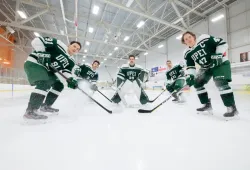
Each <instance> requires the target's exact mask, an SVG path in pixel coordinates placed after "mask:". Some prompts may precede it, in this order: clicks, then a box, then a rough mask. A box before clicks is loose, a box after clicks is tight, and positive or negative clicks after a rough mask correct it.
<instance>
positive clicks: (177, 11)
mask: <svg viewBox="0 0 250 170" xmlns="http://www.w3.org/2000/svg"><path fill="white" fill-rule="evenodd" d="M171 5H172V7H173V9H174V11H175V12H176V14H177V16H178V17H179V18H182V20H181V23H182V25H183V26H184V27H185V28H187V27H188V26H187V24H186V23H185V21H184V18H183V17H182V16H181V13H180V11H179V9H178V8H177V6H176V5H175V3H174V1H172V2H171Z"/></svg>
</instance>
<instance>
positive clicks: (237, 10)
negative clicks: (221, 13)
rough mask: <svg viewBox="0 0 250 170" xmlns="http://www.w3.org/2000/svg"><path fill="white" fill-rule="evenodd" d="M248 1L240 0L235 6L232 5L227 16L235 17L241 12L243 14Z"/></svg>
mask: <svg viewBox="0 0 250 170" xmlns="http://www.w3.org/2000/svg"><path fill="white" fill-rule="evenodd" d="M246 1H249V0H241V1H239V2H237V3H235V4H233V5H232V6H231V7H230V8H229V16H230V17H233V16H236V15H238V14H240V13H242V12H244V11H245V10H246V4H247V2H246Z"/></svg>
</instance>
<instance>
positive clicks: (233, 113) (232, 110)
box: [223, 105, 239, 120]
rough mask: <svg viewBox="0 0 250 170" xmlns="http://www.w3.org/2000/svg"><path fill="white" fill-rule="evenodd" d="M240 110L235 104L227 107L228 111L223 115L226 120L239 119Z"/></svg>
mask: <svg viewBox="0 0 250 170" xmlns="http://www.w3.org/2000/svg"><path fill="white" fill-rule="evenodd" d="M238 114H239V112H238V110H237V108H236V106H235V105H233V106H230V107H227V112H226V113H225V114H224V115H223V116H224V117H225V118H226V120H231V119H238V118H239V117H238Z"/></svg>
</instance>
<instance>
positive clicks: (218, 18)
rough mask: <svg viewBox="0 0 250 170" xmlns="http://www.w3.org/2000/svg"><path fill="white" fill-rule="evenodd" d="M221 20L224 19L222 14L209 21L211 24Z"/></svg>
mask: <svg viewBox="0 0 250 170" xmlns="http://www.w3.org/2000/svg"><path fill="white" fill-rule="evenodd" d="M222 18H224V15H223V14H221V15H219V16H217V17H214V18H213V19H212V20H211V21H212V22H216V21H218V20H220V19H222Z"/></svg>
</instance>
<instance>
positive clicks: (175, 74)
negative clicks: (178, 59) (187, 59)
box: [166, 65, 184, 81]
mask: <svg viewBox="0 0 250 170" xmlns="http://www.w3.org/2000/svg"><path fill="white" fill-rule="evenodd" d="M181 72H184V70H183V67H182V66H180V65H176V66H174V67H173V68H171V69H170V70H168V71H167V72H166V77H167V80H168V81H171V80H176V79H177V78H179V77H181V76H184V75H182V73H181Z"/></svg>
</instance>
